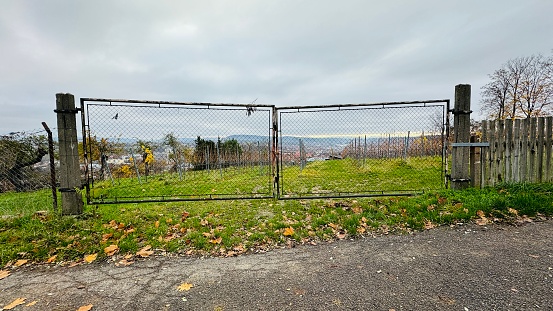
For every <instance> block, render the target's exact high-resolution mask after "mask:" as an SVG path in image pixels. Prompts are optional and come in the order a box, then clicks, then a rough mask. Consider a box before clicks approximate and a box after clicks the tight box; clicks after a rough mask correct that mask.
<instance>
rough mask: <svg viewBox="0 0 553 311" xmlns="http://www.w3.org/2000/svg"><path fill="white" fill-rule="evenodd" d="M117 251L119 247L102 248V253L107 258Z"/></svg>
mask: <svg viewBox="0 0 553 311" xmlns="http://www.w3.org/2000/svg"><path fill="white" fill-rule="evenodd" d="M118 250H119V246H117V245H115V244H111V245H110V246H108V247H106V248H104V253H106V255H108V256H113V255H114V254H115V253H117V251H118Z"/></svg>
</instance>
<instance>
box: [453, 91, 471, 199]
mask: <svg viewBox="0 0 553 311" xmlns="http://www.w3.org/2000/svg"><path fill="white" fill-rule="evenodd" d="M471 112H472V111H471V110H470V84H459V85H456V86H455V106H454V108H453V116H454V120H453V131H454V135H453V139H454V143H469V142H470V114H471ZM469 159H470V147H468V146H467V147H460V146H459V147H455V148H453V153H452V165H451V166H452V167H451V188H452V189H465V188H467V187H469V185H470V172H469V161H470V160H469Z"/></svg>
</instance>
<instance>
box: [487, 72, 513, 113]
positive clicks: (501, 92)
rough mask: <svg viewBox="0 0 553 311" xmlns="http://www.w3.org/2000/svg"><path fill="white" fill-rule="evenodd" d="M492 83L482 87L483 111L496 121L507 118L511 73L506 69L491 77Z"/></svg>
mask: <svg viewBox="0 0 553 311" xmlns="http://www.w3.org/2000/svg"><path fill="white" fill-rule="evenodd" d="M489 77H490V79H491V80H492V81H490V82H488V84H486V85H484V86H483V87H482V103H483V105H482V111H483V112H484V113H486V114H487V115H488V116H489V117H492V118H494V119H505V118H506V117H507V112H506V111H507V110H510V109H509V107H508V106H507V104H508V101H509V87H510V83H509V73H508V71H507V70H506V69H505V68H501V69H498V70H496V71H495V72H494V73H493V74H491V75H489Z"/></svg>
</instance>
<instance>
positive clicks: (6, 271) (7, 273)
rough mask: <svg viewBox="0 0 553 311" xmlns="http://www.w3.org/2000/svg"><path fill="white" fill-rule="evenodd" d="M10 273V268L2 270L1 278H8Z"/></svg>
mask: <svg viewBox="0 0 553 311" xmlns="http://www.w3.org/2000/svg"><path fill="white" fill-rule="evenodd" d="M9 275H10V271H8V270H0V280H1V279H3V278H7V277H8V276H9Z"/></svg>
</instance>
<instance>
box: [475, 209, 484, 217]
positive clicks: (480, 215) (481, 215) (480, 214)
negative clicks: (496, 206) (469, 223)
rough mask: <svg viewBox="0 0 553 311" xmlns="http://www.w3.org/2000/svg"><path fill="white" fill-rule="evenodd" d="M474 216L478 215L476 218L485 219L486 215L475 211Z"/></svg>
mask: <svg viewBox="0 0 553 311" xmlns="http://www.w3.org/2000/svg"><path fill="white" fill-rule="evenodd" d="M476 215H478V217H480V218H486V214H485V213H484V212H483V211H477V212H476Z"/></svg>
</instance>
